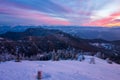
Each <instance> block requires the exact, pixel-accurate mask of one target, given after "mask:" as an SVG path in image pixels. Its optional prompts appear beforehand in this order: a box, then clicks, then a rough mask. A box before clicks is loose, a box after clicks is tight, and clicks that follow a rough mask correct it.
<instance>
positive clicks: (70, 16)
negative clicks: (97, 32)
mask: <svg viewBox="0 0 120 80" xmlns="http://www.w3.org/2000/svg"><path fill="white" fill-rule="evenodd" d="M0 25H65V26H71V25H77V26H103V27H114V26H120V0H0Z"/></svg>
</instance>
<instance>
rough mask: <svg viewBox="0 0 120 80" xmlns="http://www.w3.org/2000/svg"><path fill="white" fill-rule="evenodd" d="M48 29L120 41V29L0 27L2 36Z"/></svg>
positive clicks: (90, 37) (87, 37)
mask: <svg viewBox="0 0 120 80" xmlns="http://www.w3.org/2000/svg"><path fill="white" fill-rule="evenodd" d="M40 27H42V28H46V29H55V30H61V31H63V32H66V33H69V34H72V35H73V36H78V37H80V38H84V39H104V40H108V41H113V40H120V36H119V34H120V27H112V28H106V27H89V26H86V27H83V26H15V27H11V26H0V34H3V33H6V32H9V31H11V32H23V31H25V30H26V29H28V28H40Z"/></svg>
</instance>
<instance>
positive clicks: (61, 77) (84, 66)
mask: <svg viewBox="0 0 120 80" xmlns="http://www.w3.org/2000/svg"><path fill="white" fill-rule="evenodd" d="M89 61H90V56H85V61H82V62H80V61H75V60H61V61H21V62H14V61H8V62H2V63H0V80H37V79H36V77H37V72H38V71H42V80H119V78H120V65H118V64H115V63H113V64H108V63H107V62H106V61H105V60H102V59H99V58H95V61H96V64H89Z"/></svg>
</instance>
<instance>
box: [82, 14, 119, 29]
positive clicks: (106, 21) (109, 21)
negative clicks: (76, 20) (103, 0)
mask: <svg viewBox="0 0 120 80" xmlns="http://www.w3.org/2000/svg"><path fill="white" fill-rule="evenodd" d="M101 15H102V14H101ZM117 17H120V12H117V13H114V14H112V15H110V16H109V17H106V18H103V19H100V20H96V21H92V22H88V23H85V24H83V25H86V26H107V27H112V26H120V21H119V20H116V18H117Z"/></svg>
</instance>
